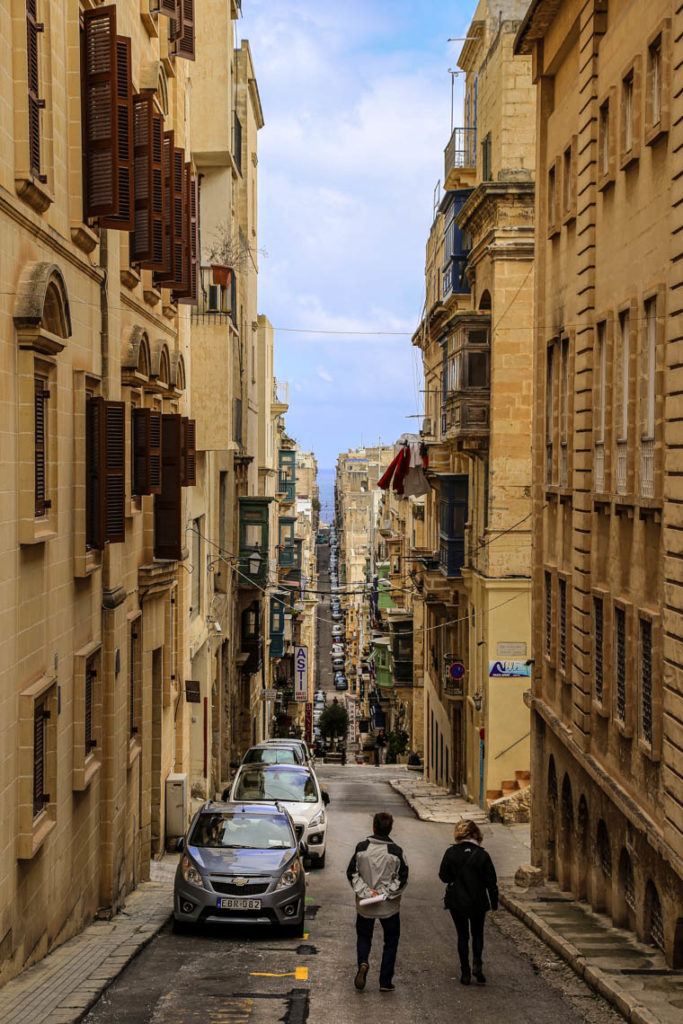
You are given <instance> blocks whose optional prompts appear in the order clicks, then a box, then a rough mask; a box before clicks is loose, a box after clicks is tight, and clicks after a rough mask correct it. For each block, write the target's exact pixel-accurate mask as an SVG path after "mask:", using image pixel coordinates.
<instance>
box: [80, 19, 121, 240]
mask: <svg viewBox="0 0 683 1024" xmlns="http://www.w3.org/2000/svg"><path fill="white" fill-rule="evenodd" d="M83 25H84V49H85V54H84V62H83V65H84V66H83V110H82V116H83V147H84V165H85V182H84V216H85V218H86V220H88V219H93V218H96V217H113V216H115V215H116V214H117V213H118V197H119V192H118V173H117V172H118V162H117V158H116V150H117V106H118V104H117V96H116V7H115V6H113V5H111V6H109V7H95V8H93V9H92V10H88V11H84V12H83Z"/></svg>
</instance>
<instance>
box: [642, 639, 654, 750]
mask: <svg viewBox="0 0 683 1024" xmlns="http://www.w3.org/2000/svg"><path fill="white" fill-rule="evenodd" d="M640 727H641V735H642V738H643V739H644V741H645V742H646V743H647V744H649V745H650V746H652V623H651V621H650V620H649V619H640Z"/></svg>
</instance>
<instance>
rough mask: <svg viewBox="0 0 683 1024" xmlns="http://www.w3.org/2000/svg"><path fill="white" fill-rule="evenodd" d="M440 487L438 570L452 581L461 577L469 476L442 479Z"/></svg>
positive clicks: (461, 475)
mask: <svg viewBox="0 0 683 1024" xmlns="http://www.w3.org/2000/svg"><path fill="white" fill-rule="evenodd" d="M439 484H440V489H441V497H440V523H439V527H440V528H439V568H440V570H441V572H442V573H443V574H444V576H447V577H449V578H450V577H457V576H462V567H463V565H464V564H465V523H466V522H467V500H468V486H469V481H468V477H467V474H466V473H460V474H457V475H453V476H446V477H442V478H441V479H440V481H439Z"/></svg>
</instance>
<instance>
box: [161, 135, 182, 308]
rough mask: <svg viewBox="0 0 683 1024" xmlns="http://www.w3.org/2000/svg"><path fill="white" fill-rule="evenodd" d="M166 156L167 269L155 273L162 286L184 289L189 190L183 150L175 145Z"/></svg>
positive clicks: (168, 150)
mask: <svg viewBox="0 0 683 1024" xmlns="http://www.w3.org/2000/svg"><path fill="white" fill-rule="evenodd" d="M167 153H168V156H169V180H170V189H169V192H168V194H167V196H166V200H167V203H168V206H167V211H166V224H167V226H168V231H169V235H168V237H169V239H170V246H169V253H168V256H169V262H168V264H167V265H168V270H167V271H166V272H164V273H162V274H159V275H158V276H157V281H158V282H159V283H160V284H163V286H164V287H165V288H173V289H176V290H178V291H183V290H184V289H185V287H186V280H187V262H188V261H187V259H186V249H185V245H186V239H187V234H188V230H189V218H188V211H187V207H188V203H187V199H188V195H187V193H188V189H187V179H186V174H185V159H184V153H183V150H182V149H179V148H178V147H177V146H173V147H172V148H170V147H169V148H168V149H167Z"/></svg>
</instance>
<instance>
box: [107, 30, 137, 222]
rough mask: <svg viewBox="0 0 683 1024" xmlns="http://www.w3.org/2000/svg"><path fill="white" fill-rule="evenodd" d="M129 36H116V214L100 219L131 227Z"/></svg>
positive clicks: (131, 92)
mask: <svg viewBox="0 0 683 1024" xmlns="http://www.w3.org/2000/svg"><path fill="white" fill-rule="evenodd" d="M131 74H132V71H131V51H130V39H126V38H124V37H123V36H117V37H116V162H117V168H116V179H117V188H118V201H117V210H118V212H117V214H116V216H114V217H107V218H105V219H103V220H102V221H101V224H102V227H104V228H113V229H114V230H116V231H132V230H133V227H134V218H135V209H134V205H135V199H134V161H135V152H134V139H133V81H132V78H131Z"/></svg>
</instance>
